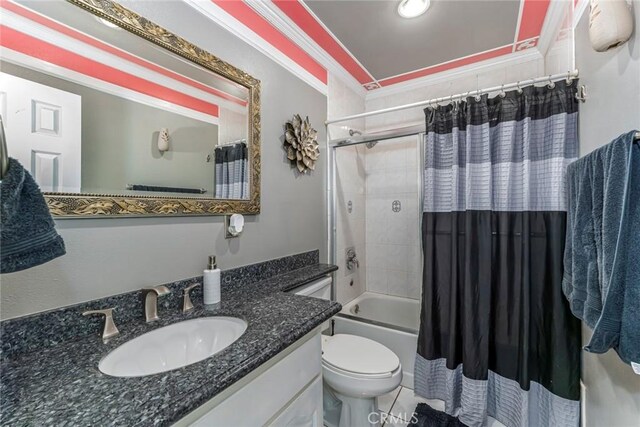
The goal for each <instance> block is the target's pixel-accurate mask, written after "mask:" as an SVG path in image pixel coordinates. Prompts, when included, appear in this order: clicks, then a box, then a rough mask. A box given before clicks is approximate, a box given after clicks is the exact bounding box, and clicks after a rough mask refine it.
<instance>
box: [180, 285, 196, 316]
mask: <svg viewBox="0 0 640 427" xmlns="http://www.w3.org/2000/svg"><path fill="white" fill-rule="evenodd" d="M198 286H200V283H194V284H193V285H189V286H187V287H186V288H184V290H183V291H182V295H183V298H182V312H183V313H185V312H187V311H189V310H192V309H193V303H192V302H191V296H190V295H189V292H191V289H193V288H195V287H198Z"/></svg>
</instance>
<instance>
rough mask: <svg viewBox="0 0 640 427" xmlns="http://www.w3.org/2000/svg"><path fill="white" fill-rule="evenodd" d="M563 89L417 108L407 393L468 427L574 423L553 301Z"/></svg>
mask: <svg viewBox="0 0 640 427" xmlns="http://www.w3.org/2000/svg"><path fill="white" fill-rule="evenodd" d="M576 86H577V81H573V82H572V83H571V84H569V83H566V82H564V81H563V82H557V83H555V86H554V87H547V86H544V87H534V86H529V87H526V88H523V90H522V93H519V92H518V91H513V92H509V93H507V94H506V96H505V97H504V98H503V97H500V96H497V97H495V98H491V99H489V98H488V97H487V96H486V95H485V96H483V97H482V98H481V99H480V100H476V99H475V98H474V97H470V98H468V99H467V100H466V101H464V102H461V103H460V104H459V105H457V106H451V105H449V106H440V107H437V108H436V109H432V108H427V109H426V110H425V113H426V122H427V135H426V140H425V165H424V168H425V170H424V184H425V185H424V212H423V222H422V238H423V252H424V274H423V295H422V310H421V315H420V335H419V338H418V354H417V355H416V366H415V391H416V393H417V394H419V395H421V396H423V397H425V398H429V399H441V400H444V401H445V407H446V412H448V413H449V414H451V415H455V416H458V418H459V420H460V421H461V422H462V423H464V424H466V425H468V426H480V425H484V424H485V423H486V422H487V416H491V417H493V418H496V419H497V420H498V421H500V422H502V423H503V424H505V425H506V426H508V427H511V426H531V427H543V426H578V425H579V418H580V406H579V399H580V386H579V384H580V357H579V355H580V323H579V321H578V320H577V319H576V318H574V317H573V316H572V315H571V312H570V310H569V306H568V304H567V302H566V300H565V299H564V297H563V294H562V272H563V268H562V267H563V266H562V262H563V250H564V242H565V227H566V205H565V171H566V168H567V165H568V164H569V163H570V162H572V161H573V160H575V159H576V157H577V155H578V136H577V124H578V102H577V101H576V99H575V97H574V95H575V92H576V91H575V88H576Z"/></svg>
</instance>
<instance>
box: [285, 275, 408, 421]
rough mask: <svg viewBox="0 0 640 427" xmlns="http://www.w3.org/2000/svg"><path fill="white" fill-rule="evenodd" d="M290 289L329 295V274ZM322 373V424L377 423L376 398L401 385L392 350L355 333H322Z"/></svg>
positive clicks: (398, 363)
mask: <svg viewBox="0 0 640 427" xmlns="http://www.w3.org/2000/svg"><path fill="white" fill-rule="evenodd" d="M293 292H294V293H296V294H298V295H306V296H310V297H315V298H322V299H330V298H331V278H323V279H320V280H317V281H315V282H312V283H309V284H307V285H304V286H302V287H300V288H297V289H295V290H293ZM328 326H329V322H327V324H326V325H325V327H328ZM323 329H324V328H323ZM322 377H323V380H324V381H323V409H324V410H323V412H324V425H325V426H327V427H367V426H379V425H380V416H379V414H378V413H377V404H376V399H377V398H378V397H379V396H382V395H383V394H386V393H389V392H390V391H392V390H395V388H396V387H398V386H399V385H400V382H401V381H402V366H401V365H400V359H398V356H396V354H395V353H394V352H393V351H391V350H389V349H388V348H387V347H385V346H383V345H382V344H380V343H378V342H376V341H373V340H370V339H368V338H364V337H359V336H356V335H347V334H338V335H334V336H327V335H323V336H322Z"/></svg>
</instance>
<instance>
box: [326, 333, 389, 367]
mask: <svg viewBox="0 0 640 427" xmlns="http://www.w3.org/2000/svg"><path fill="white" fill-rule="evenodd" d="M322 344H323V345H322V360H323V361H324V362H326V363H329V364H330V365H333V366H335V367H336V368H339V369H342V370H344V371H348V372H353V373H358V374H366V375H375V374H385V373H389V372H393V371H395V370H396V369H397V368H398V366H400V360H399V359H398V356H396V355H395V353H394V352H393V351H391V350H389V349H388V348H387V347H385V346H383V345H382V344H380V343H377V342H375V341H373V340H370V339H368V338H363V337H359V336H356V335H347V334H338V335H334V336H333V337H331V338H329V339H327V340H323V343H322Z"/></svg>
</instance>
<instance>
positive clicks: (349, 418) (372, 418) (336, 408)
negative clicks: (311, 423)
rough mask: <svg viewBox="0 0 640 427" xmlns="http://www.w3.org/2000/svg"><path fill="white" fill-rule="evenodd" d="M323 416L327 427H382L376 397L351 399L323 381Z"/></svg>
mask: <svg viewBox="0 0 640 427" xmlns="http://www.w3.org/2000/svg"><path fill="white" fill-rule="evenodd" d="M322 394H323V414H324V425H325V426H327V427H353V426H361V427H380V414H379V412H378V409H377V407H376V398H375V397H351V396H347V395H344V394H342V393H339V392H337V391H336V390H334V389H333V388H331V386H330V385H328V384H327V383H326V381H323V387H322Z"/></svg>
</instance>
